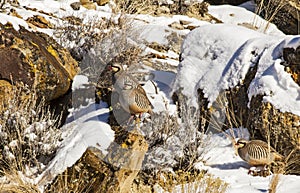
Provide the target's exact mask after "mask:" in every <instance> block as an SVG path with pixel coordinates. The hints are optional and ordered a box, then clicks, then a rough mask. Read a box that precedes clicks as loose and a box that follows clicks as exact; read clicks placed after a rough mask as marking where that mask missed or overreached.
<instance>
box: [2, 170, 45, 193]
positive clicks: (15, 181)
mask: <svg viewBox="0 0 300 193" xmlns="http://www.w3.org/2000/svg"><path fill="white" fill-rule="evenodd" d="M4 176H5V181H1V182H0V193H39V192H40V191H39V190H38V188H37V187H36V186H35V185H33V184H32V183H30V182H29V181H26V180H25V178H24V176H23V175H22V174H21V173H20V172H18V171H16V170H12V171H9V172H7V173H4Z"/></svg>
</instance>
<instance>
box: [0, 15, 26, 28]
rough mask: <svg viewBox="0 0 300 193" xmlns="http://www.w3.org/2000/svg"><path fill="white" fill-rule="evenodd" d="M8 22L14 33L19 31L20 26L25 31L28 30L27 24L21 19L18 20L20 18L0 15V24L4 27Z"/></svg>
mask: <svg viewBox="0 0 300 193" xmlns="http://www.w3.org/2000/svg"><path fill="white" fill-rule="evenodd" d="M8 22H9V23H11V24H12V26H13V28H14V29H15V30H16V31H18V30H19V29H20V26H23V27H25V28H26V29H28V24H27V23H26V21H24V20H23V19H20V18H17V17H14V16H10V15H6V14H4V13H0V23H2V24H3V25H5V24H7V23H8Z"/></svg>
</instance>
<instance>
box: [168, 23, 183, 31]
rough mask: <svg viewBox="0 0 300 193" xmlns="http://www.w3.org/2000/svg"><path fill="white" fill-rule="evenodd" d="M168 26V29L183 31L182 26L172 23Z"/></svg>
mask: <svg viewBox="0 0 300 193" xmlns="http://www.w3.org/2000/svg"><path fill="white" fill-rule="evenodd" d="M168 26H169V27H170V28H173V29H177V30H183V29H184V27H183V25H181V24H180V23H178V22H173V23H171V24H169V25H168Z"/></svg>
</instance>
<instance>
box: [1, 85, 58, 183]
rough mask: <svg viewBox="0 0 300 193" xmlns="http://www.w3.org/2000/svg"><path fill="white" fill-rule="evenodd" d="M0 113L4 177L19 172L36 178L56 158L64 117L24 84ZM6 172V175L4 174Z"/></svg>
mask: <svg viewBox="0 0 300 193" xmlns="http://www.w3.org/2000/svg"><path fill="white" fill-rule="evenodd" d="M4 106H5V107H6V108H5V109H4V110H2V111H1V112H0V117H1V119H0V152H1V154H0V156H1V161H0V170H1V171H2V173H1V175H5V174H7V173H11V171H19V172H21V173H22V174H23V175H24V176H26V177H29V178H30V177H34V176H36V175H37V174H39V173H40V172H41V171H42V168H43V166H44V165H45V164H47V163H48V162H49V161H50V160H51V159H52V157H53V156H54V154H55V152H56V150H57V148H58V146H59V143H60V140H61V137H60V133H61V132H60V130H59V129H58V125H59V123H60V116H59V115H55V114H54V113H52V111H51V110H50V108H49V107H47V104H46V103H45V101H44V100H43V99H41V98H38V97H37V95H36V93H34V92H33V91H31V90H29V89H28V88H27V87H26V86H24V85H18V86H17V87H15V88H14V89H13V90H12V93H11V97H10V100H8V102H7V104H6V105H4ZM3 172H4V173H3Z"/></svg>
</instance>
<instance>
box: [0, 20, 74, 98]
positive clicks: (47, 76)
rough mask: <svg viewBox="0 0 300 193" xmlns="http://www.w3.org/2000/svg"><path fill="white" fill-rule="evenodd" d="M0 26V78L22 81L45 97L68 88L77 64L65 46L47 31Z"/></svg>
mask: <svg viewBox="0 0 300 193" xmlns="http://www.w3.org/2000/svg"><path fill="white" fill-rule="evenodd" d="M0 27H1V30H0V60H1V61H3V62H1V63H0V77H1V79H5V80H11V81H12V82H13V83H14V82H22V83H23V84H24V85H28V86H29V87H30V88H32V89H36V91H37V93H38V95H39V96H40V97H45V100H46V101H51V100H53V99H55V98H58V97H59V96H62V95H64V94H65V93H66V92H67V91H68V90H69V88H70V84H71V81H72V79H73V77H74V76H75V75H76V74H77V73H78V72H79V67H78V64H77V62H76V61H75V60H74V59H73V58H72V57H71V55H70V53H69V52H68V51H67V50H66V49H64V48H63V47H61V46H60V45H59V44H57V43H56V42H55V40H53V39H52V38H51V37H49V36H48V35H46V34H43V33H39V32H30V31H28V30H26V29H24V28H22V27H21V29H20V30H19V31H15V30H14V29H13V28H12V26H9V25H6V26H0Z"/></svg>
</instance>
